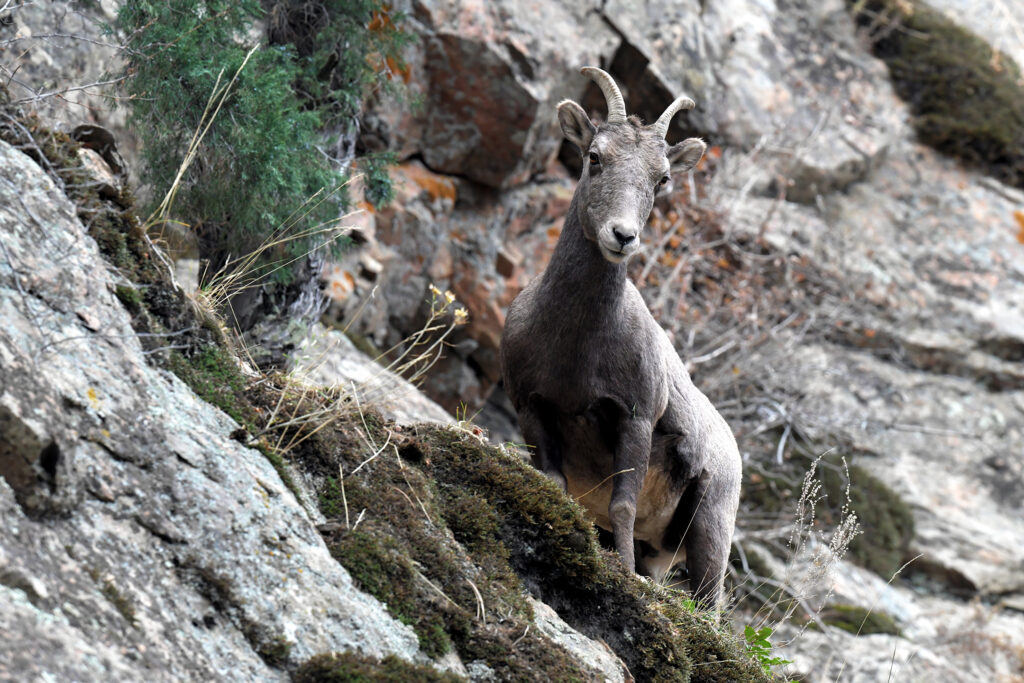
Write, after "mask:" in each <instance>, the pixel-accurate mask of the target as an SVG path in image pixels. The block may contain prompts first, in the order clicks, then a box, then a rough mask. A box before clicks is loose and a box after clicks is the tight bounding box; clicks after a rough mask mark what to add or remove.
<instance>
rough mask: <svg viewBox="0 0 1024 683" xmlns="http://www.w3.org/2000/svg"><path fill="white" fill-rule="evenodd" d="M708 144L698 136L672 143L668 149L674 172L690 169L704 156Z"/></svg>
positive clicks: (669, 160)
mask: <svg viewBox="0 0 1024 683" xmlns="http://www.w3.org/2000/svg"><path fill="white" fill-rule="evenodd" d="M706 147H707V145H705V144H704V141H703V140H700V139H698V138H687V139H686V140H683V141H682V142H680V143H677V144H675V145H672V146H671V147H669V150H668V162H669V163H670V164H671V165H672V173H682V172H683V171H689V170H690V169H691V168H693V167H694V166H696V165H697V162H698V161H700V158H701V157H702V156H704V149H705V148H706Z"/></svg>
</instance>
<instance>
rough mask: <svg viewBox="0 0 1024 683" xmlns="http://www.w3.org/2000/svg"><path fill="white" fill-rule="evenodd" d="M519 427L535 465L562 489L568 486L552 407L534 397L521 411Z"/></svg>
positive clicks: (564, 489)
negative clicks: (551, 411)
mask: <svg viewBox="0 0 1024 683" xmlns="http://www.w3.org/2000/svg"><path fill="white" fill-rule="evenodd" d="M518 412H519V428H520V429H521V430H522V433H523V438H524V439H525V440H526V446H527V448H529V449H530V459H531V460H532V461H533V466H534V467H536V468H537V469H538V470H540V471H541V472H543V473H544V474H545V475H547V476H548V478H550V479H551V480H552V481H554V482H555V483H556V484H558V485H559V486H560V487H561V489H562V491H566V490H567V488H568V486H567V483H566V480H565V475H564V474H563V473H562V450H561V447H560V445H559V443H558V439H557V438H556V435H555V429H554V425H553V424H552V421H553V417H552V416H551V413H550V408H547V406H546V405H545V404H544V402H543V401H541V400H540V399H537V398H533V400H531V401H530V402H529V404H528V405H526V406H524V407H523V408H521V409H520V410H519V411H518Z"/></svg>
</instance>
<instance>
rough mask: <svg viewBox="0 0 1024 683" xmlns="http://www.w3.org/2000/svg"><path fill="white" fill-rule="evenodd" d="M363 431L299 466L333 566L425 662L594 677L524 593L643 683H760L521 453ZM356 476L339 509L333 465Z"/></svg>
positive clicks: (737, 651)
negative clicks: (442, 659)
mask: <svg viewBox="0 0 1024 683" xmlns="http://www.w3.org/2000/svg"><path fill="white" fill-rule="evenodd" d="M365 418H366V420H365V422H366V424H365V425H364V424H362V421H361V420H360V419H359V418H349V419H346V420H340V421H339V422H338V423H336V424H335V425H332V427H331V428H329V429H322V430H320V431H319V432H318V433H317V434H316V435H315V436H314V437H313V438H311V439H310V440H308V441H307V442H304V444H303V447H302V448H301V449H300V451H301V452H297V453H296V454H295V461H296V462H297V463H298V464H299V466H300V467H302V468H303V469H304V470H305V471H306V472H311V473H315V472H318V471H319V472H322V473H323V474H322V476H321V484H320V496H319V501H320V508H321V511H322V512H324V514H325V516H327V517H328V518H329V522H328V523H327V524H326V525H324V526H323V527H322V530H323V532H324V535H325V539H326V540H327V542H328V545H329V547H330V548H331V550H332V552H333V553H334V556H335V557H336V558H337V559H338V560H339V562H341V563H342V564H343V565H344V566H345V567H346V568H347V569H348V570H349V572H350V573H351V574H352V576H353V578H354V580H355V581H356V583H357V584H358V585H360V587H361V588H363V589H364V590H366V591H367V592H369V593H371V594H373V595H375V596H376V597H378V598H379V599H380V600H381V601H382V602H384V603H385V604H387V606H388V609H389V610H390V611H391V612H392V614H393V615H395V616H396V617H397V618H398V619H400V620H402V621H404V622H405V623H408V624H409V625H411V626H412V627H413V628H414V629H415V630H416V632H417V634H418V635H419V638H420V644H421V646H422V648H423V650H424V652H425V653H427V654H428V655H430V656H433V657H436V656H438V655H441V654H444V653H445V652H447V650H448V649H449V648H451V649H454V650H455V651H456V652H457V653H458V654H459V656H460V658H461V659H462V660H463V661H464V662H467V663H468V662H472V661H480V662H482V663H484V664H486V665H487V666H488V667H489V668H491V669H492V670H493V671H494V672H495V674H496V675H497V679H498V680H539V679H544V680H560V681H572V680H578V681H586V680H593V679H594V672H591V671H586V670H581V669H580V668H579V664H578V662H576V661H575V660H573V659H572V658H571V657H569V656H568V655H567V653H565V652H564V651H562V650H561V648H559V647H557V646H555V645H554V644H553V643H551V642H550V641H548V640H547V639H546V638H544V637H543V636H541V635H539V634H538V632H537V629H536V628H528V627H529V626H530V625H531V621H532V610H531V609H530V607H529V603H528V601H527V600H526V595H527V594H530V595H532V596H534V597H536V598H538V599H540V600H543V601H544V602H546V603H547V604H549V605H551V606H552V607H553V608H554V609H555V610H556V611H557V612H558V613H559V615H560V616H561V617H562V618H563V619H564V620H565V621H567V622H568V623H569V624H570V625H571V626H573V627H574V628H576V629H577V630H579V631H580V632H582V633H584V634H586V635H587V636H589V637H591V638H593V639H595V640H601V641H603V642H604V643H606V644H607V645H608V646H609V647H610V648H611V649H612V650H613V651H614V652H615V654H616V655H617V656H618V657H619V658H620V659H621V660H622V662H623V663H624V664H625V665H626V666H627V667H628V669H629V672H630V673H631V674H632V675H633V676H634V677H635V679H636V680H638V681H759V680H768V679H767V678H766V676H765V675H764V673H763V672H762V671H761V670H760V669H759V667H758V665H757V664H756V663H755V662H753V661H752V660H751V659H750V658H749V657H748V656H747V655H746V654H745V651H744V648H743V646H742V645H741V644H740V643H739V642H738V641H737V640H736V638H735V637H734V636H733V635H732V633H731V632H730V631H729V629H728V627H727V626H719V625H717V624H715V623H714V620H713V619H711V618H710V617H708V616H707V615H701V614H698V613H694V612H693V610H692V606H691V605H690V604H688V601H687V600H686V597H687V596H686V595H685V594H682V593H679V592H677V591H673V590H667V589H664V588H661V587H659V586H656V585H652V584H651V583H649V582H647V581H644V580H641V579H638V578H637V577H635V576H633V575H631V574H629V573H628V572H626V571H625V570H624V569H623V568H622V566H621V565H620V563H619V562H618V560H617V558H616V557H615V556H614V555H613V554H611V553H610V552H608V551H606V550H603V549H602V548H601V547H600V545H599V544H598V541H597V537H596V534H595V532H594V528H593V525H592V524H590V523H589V522H588V521H587V520H586V519H585V518H584V515H583V511H582V508H580V507H579V506H577V505H576V504H575V503H573V502H572V501H571V500H569V499H567V498H566V497H565V495H564V494H563V493H562V492H561V491H560V490H559V489H558V488H557V487H556V486H554V484H552V483H551V482H550V481H549V480H548V479H547V478H546V477H544V476H543V475H541V474H540V473H539V472H537V471H536V470H535V469H534V468H533V467H531V466H530V465H529V464H528V463H526V462H524V461H523V460H522V458H520V457H519V456H518V455H517V454H514V453H510V452H507V451H505V450H503V449H499V448H495V447H492V446H490V445H486V444H484V443H482V442H481V441H480V440H479V439H478V438H476V437H474V436H472V435H470V434H468V433H465V432H463V431H460V430H454V429H450V428H445V427H437V426H426V425H422V426H419V427H416V428H413V429H411V430H410V429H405V430H402V429H401V428H398V427H396V426H394V425H390V424H387V423H385V422H384V421H383V420H382V419H381V418H380V417H379V416H376V415H374V414H372V413H370V414H367V415H366V416H365ZM357 434H361V436H358V437H357V436H356V435H357ZM385 443H389V447H388V448H387V449H384V450H382V451H381V454H380V455H379V456H378V457H376V458H374V459H373V460H372V461H369V462H367V460H368V458H369V457H370V456H371V455H372V454H373V453H374V452H377V451H378V450H379V449H380V448H381V446H382V445H383V444H385ZM389 451H390V455H389V454H388V452H389ZM328 454H333V455H331V457H325V456H326V455H328ZM361 464H362V465H363V466H362V467H361V468H360V470H359V472H357V473H356V474H353V475H349V476H345V477H344V478H343V481H344V496H343V495H342V486H341V482H340V481H339V479H338V477H337V472H338V469H339V467H340V468H341V469H342V470H343V471H344V472H352V471H354V470H355V469H356V468H359V467H360V465H361ZM346 518H347V520H348V521H347V524H346ZM357 519H361V521H360V522H359V524H358V525H356V524H355V523H354V522H355V521H356V520H357ZM352 527H354V528H352ZM477 594H478V595H477Z"/></svg>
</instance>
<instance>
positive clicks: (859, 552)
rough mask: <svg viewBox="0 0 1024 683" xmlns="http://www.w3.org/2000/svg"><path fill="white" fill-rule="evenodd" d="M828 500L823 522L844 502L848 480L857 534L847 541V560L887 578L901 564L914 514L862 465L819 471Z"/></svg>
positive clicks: (911, 531) (833, 517)
mask: <svg viewBox="0 0 1024 683" xmlns="http://www.w3.org/2000/svg"><path fill="white" fill-rule="evenodd" d="M820 472H821V476H822V480H823V483H824V489H825V492H826V494H827V495H828V499H829V507H828V509H827V510H826V515H825V521H826V522H830V521H835V518H837V517H838V514H839V510H840V509H841V506H842V505H843V503H844V502H845V501H846V489H847V482H849V495H850V508H851V509H852V510H853V511H854V512H856V513H857V519H858V520H859V521H860V528H861V531H862V532H863V533H861V534H859V535H858V536H857V537H855V538H854V539H853V541H852V542H851V543H850V547H849V551H848V556H847V559H849V560H851V561H852V562H854V563H856V564H859V565H860V566H862V567H865V568H867V569H870V570H871V571H873V572H875V573H876V574H878V575H879V576H881V577H882V578H883V579H890V578H892V576H893V575H894V574H895V573H896V572H897V571H898V570H899V568H900V567H901V566H902V564H903V560H904V557H905V556H906V553H907V546H908V545H909V543H910V540H911V539H912V538H913V537H914V515H913V513H912V512H911V510H910V508H909V507H907V504H906V503H904V502H903V501H902V500H901V499H900V497H899V496H898V495H897V494H896V493H895V492H894V491H893V490H892V489H890V488H889V487H888V486H886V485H885V484H884V483H883V482H882V481H881V480H879V479H878V478H877V477H875V476H874V475H872V474H871V473H870V472H868V471H867V470H865V469H864V468H862V467H851V468H849V479H847V477H846V475H845V474H844V472H843V470H842V469H840V468H838V467H835V468H831V467H830V468H822V469H821V470H820Z"/></svg>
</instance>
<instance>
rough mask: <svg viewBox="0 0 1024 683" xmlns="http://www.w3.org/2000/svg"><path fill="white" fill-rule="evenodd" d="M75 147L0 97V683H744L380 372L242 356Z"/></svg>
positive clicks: (125, 196) (575, 517)
mask: <svg viewBox="0 0 1024 683" xmlns="http://www.w3.org/2000/svg"><path fill="white" fill-rule="evenodd" d="M84 157H88V155H87V154H85V152H84V151H83V148H81V147H80V146H79V145H78V143H76V142H75V141H73V140H72V139H70V138H69V137H68V136H67V135H64V134H62V133H60V132H58V131H52V130H49V129H47V128H46V127H45V124H44V123H43V122H42V121H40V120H39V119H37V118H35V117H34V116H31V115H29V114H26V113H25V112H24V111H22V110H20V109H19V108H17V107H14V106H11V105H9V104H3V105H0V168H2V169H3V174H2V176H0V254H2V265H0V311H2V314H0V315H2V320H3V322H4V324H3V326H2V330H0V360H2V363H0V380H2V383H0V387H2V389H0V511H2V515H3V520H4V524H3V529H2V530H0V605H2V609H0V634H2V636H3V637H2V638H0V680H5V681H8V680H9V681H25V680H90V681H92V680H95V681H138V680H143V679H146V680H156V681H182V680H195V681H207V680H236V681H267V680H292V679H293V680H297V681H332V680H424V681H455V680H465V679H470V680H542V679H551V680H581V681H625V680H627V679H631V676H637V677H640V678H641V679H643V680H664V681H680V682H683V681H688V680H725V679H729V680H738V679H742V680H768V677H767V675H766V674H765V672H764V671H763V670H762V668H761V666H760V664H759V663H758V662H757V661H755V660H754V659H752V658H750V657H749V656H748V655H747V654H746V648H745V647H744V646H743V645H742V644H741V641H739V640H738V639H737V638H736V637H735V636H734V635H733V634H732V633H731V632H729V631H728V630H726V629H723V628H721V627H720V626H719V625H718V624H717V623H716V622H715V621H714V620H713V619H711V618H710V617H708V616H706V615H701V614H697V613H696V612H695V611H694V609H693V607H692V604H688V603H687V602H686V601H685V599H684V598H683V595H682V594H680V593H678V592H676V591H671V590H668V589H665V588H663V587H660V586H656V585H651V584H649V583H646V582H644V581H642V580H640V579H638V578H637V577H635V576H633V575H632V574H629V573H627V572H626V571H625V570H624V569H623V568H622V567H621V565H620V564H619V563H618V561H617V560H616V559H614V557H613V556H612V555H611V554H610V553H609V552H608V551H605V550H603V549H602V548H601V547H600V545H599V543H598V540H597V536H596V534H595V532H594V529H593V526H592V525H591V524H590V523H589V522H588V521H587V520H586V519H585V518H584V516H583V513H582V509H581V508H580V507H578V506H577V505H576V504H575V503H573V502H572V501H570V500H568V499H566V498H565V496H564V495H563V494H562V493H561V491H560V490H558V489H557V487H555V486H554V485H553V484H552V483H551V482H550V481H548V480H547V479H546V478H545V477H543V476H542V475H541V474H540V473H538V472H536V471H535V470H534V469H533V468H532V467H530V466H529V465H528V464H526V463H525V462H524V461H523V459H522V457H521V456H520V455H519V454H518V452H515V451H511V450H509V449H497V448H494V447H491V446H489V445H487V443H486V442H485V441H484V440H483V439H482V438H481V437H480V436H479V435H478V432H479V430H478V429H476V430H474V429H472V428H465V427H463V428H455V427H453V426H445V423H451V422H452V420H451V419H450V418H448V417H447V416H446V415H445V413H444V411H443V410H441V408H439V407H438V406H436V405H435V404H433V403H431V402H430V401H429V399H426V398H425V397H423V396H420V395H418V394H417V392H416V390H415V389H414V388H413V387H411V386H410V385H408V383H406V382H405V381H404V380H402V379H401V378H398V377H395V376H393V375H391V374H390V373H388V372H387V371H385V370H383V369H381V368H380V367H378V366H376V365H374V364H373V363H372V362H371V361H370V360H368V359H364V360H363V361H362V362H359V361H358V360H356V359H355V358H353V357H351V355H350V356H349V357H348V359H347V361H345V362H340V361H339V360H338V354H337V352H336V351H335V350H330V355H331V359H330V360H331V362H330V363H327V364H326V365H325V368H323V369H321V371H322V372H330V373H332V377H333V381H332V382H331V383H329V384H324V383H322V382H321V383H316V377H315V376H314V371H315V367H311V370H310V372H309V373H307V374H306V375H305V376H302V377H300V376H298V375H289V376H285V375H279V374H275V375H263V374H261V373H259V372H257V371H256V370H254V369H253V368H251V367H250V366H249V365H248V364H247V363H246V362H244V361H242V360H240V359H239V356H240V355H241V354H239V353H237V351H236V350H235V349H234V347H233V346H232V345H231V343H230V342H229V339H228V334H227V331H226V329H225V328H224V327H223V324H222V323H220V322H219V321H218V319H217V318H216V316H215V315H214V314H213V313H212V312H211V311H209V310H207V309H204V308H203V306H202V305H201V304H199V303H198V302H196V301H194V300H191V299H189V298H188V297H186V296H185V294H184V293H183V292H182V290H181V289H180V288H179V287H178V286H177V285H176V284H175V283H174V281H173V278H172V275H171V274H172V269H171V264H170V263H169V262H168V261H166V259H165V257H164V255H163V254H162V253H161V252H160V251H159V250H157V249H156V248H154V247H153V245H152V244H151V242H150V241H149V240H148V238H147V235H146V233H145V231H144V228H143V225H142V224H141V222H140V221H139V219H138V217H137V216H136V215H135V214H134V210H133V203H132V198H131V195H130V193H128V192H127V191H126V190H124V189H121V190H117V189H113V188H110V187H109V186H107V185H106V184H105V183H103V182H100V181H101V180H102V178H103V177H104V176H102V175H96V173H97V168H96V167H94V166H93V165H92V164H85V163H83V161H82V159H83V158H84ZM96 163H97V164H101V163H102V162H101V161H99V162H96ZM107 172H108V173H109V170H108V171H107ZM320 342H321V343H322V344H325V345H327V344H331V343H332V339H331V335H330V334H328V333H324V334H323V335H322V338H321V339H320ZM307 351H308V352H309V354H310V355H322V354H323V353H324V351H325V348H320V347H316V346H310V347H307ZM337 372H342V373H344V374H345V376H346V379H347V380H348V382H347V384H346V385H344V386H338V382H337V375H336V374H333V373H337ZM377 392H381V395H380V398H379V399H377V398H375V397H376V396H377ZM388 415H390V416H391V418H389V417H387V416H388ZM430 420H434V421H435V423H438V422H439V423H442V424H441V425H437V424H435V425H434V426H431V424H430V423H429V422H428V421H430ZM410 421H416V422H417V423H418V424H417V425H415V426H410V424H409V422H410ZM360 677H362V678H360Z"/></svg>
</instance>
